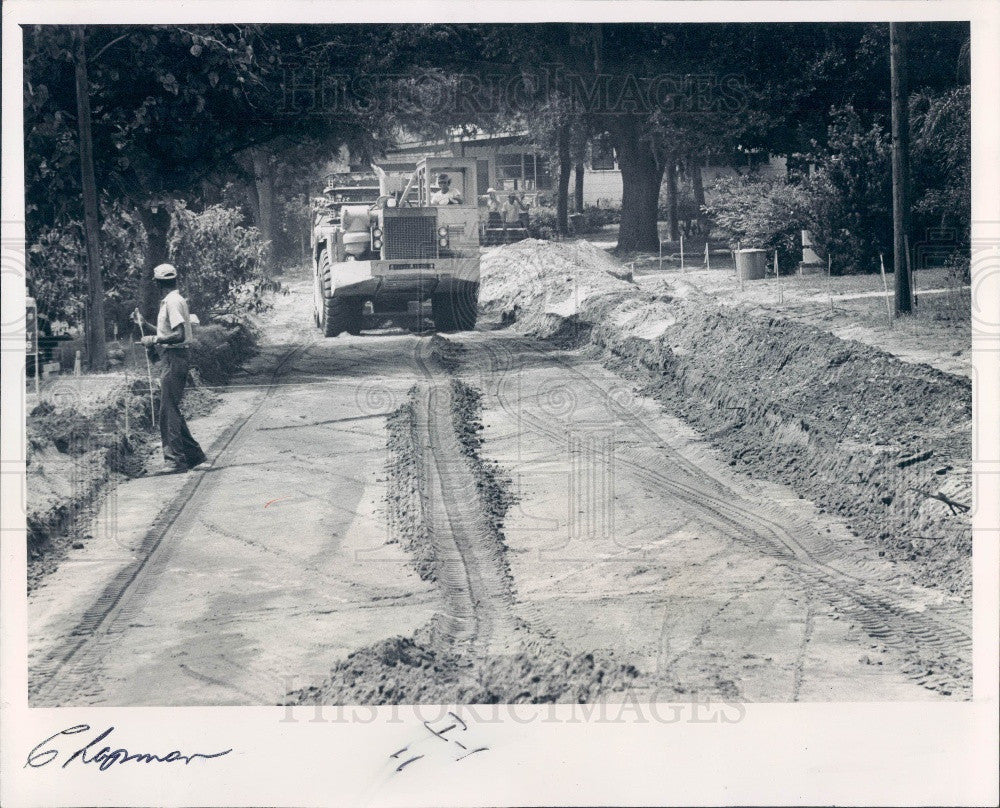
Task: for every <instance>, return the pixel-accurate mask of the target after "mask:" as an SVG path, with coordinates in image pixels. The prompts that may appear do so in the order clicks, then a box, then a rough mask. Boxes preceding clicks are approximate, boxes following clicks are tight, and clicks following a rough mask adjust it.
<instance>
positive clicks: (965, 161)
mask: <svg viewBox="0 0 1000 808" xmlns="http://www.w3.org/2000/svg"><path fill="white" fill-rule="evenodd" d="M970 127H971V114H970V96H969V88H968V87H967V86H965V87H958V88H955V89H953V90H949V91H947V92H944V93H941V94H940V95H933V94H929V93H918V94H916V95H913V96H911V97H910V131H911V142H912V144H913V150H912V163H913V190H914V205H913V233H914V239H915V240H918V241H919V240H920V239H922V238H924V237H925V236H926V235H927V234H928V230H929V229H930V228H941V229H942V230H943V231H945V232H946V233H949V234H953V236H954V243H955V249H956V250H958V251H963V252H964V251H967V249H968V246H969V238H970V235H971V233H970V228H971V221H972V204H971V203H972V200H971V192H970V189H971V187H972V161H971V147H972V140H971V134H972V133H971V129H970Z"/></svg>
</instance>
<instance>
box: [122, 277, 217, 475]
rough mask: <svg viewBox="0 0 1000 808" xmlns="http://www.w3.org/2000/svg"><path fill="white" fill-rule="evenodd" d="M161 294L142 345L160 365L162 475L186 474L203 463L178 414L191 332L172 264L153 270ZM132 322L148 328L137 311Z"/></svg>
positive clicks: (185, 307) (200, 454) (185, 302)
mask: <svg viewBox="0 0 1000 808" xmlns="http://www.w3.org/2000/svg"><path fill="white" fill-rule="evenodd" d="M153 278H154V280H155V281H156V286H157V288H158V289H159V291H160V296H161V300H160V311H159V314H158V315H157V318H156V333H155V335H144V336H143V337H142V344H143V345H145V346H146V348H147V349H152V348H156V349H158V350H159V352H160V357H161V359H162V361H163V371H162V375H161V377H160V442H161V443H162V444H163V463H164V468H163V471H164V472H167V473H172V472H182V471H187V470H188V469H190V468H193V467H194V466H197V465H198V464H200V463H203V462H205V453H204V452H203V451H202V450H201V446H199V445H198V442H197V441H196V440H195V439H194V438H193V437H192V436H191V432H190V431H189V430H188V426H187V422H186V421H185V420H184V416H183V415H182V414H181V398H182V397H183V395H184V387H185V386H186V385H187V377H188V368H189V366H190V364H189V362H190V360H189V358H188V347H189V345H190V344H191V339H192V336H193V332H192V329H191V313H190V311H189V310H188V304H187V301H186V300H185V299H184V298H183V297H182V296H181V293H180V292H179V291H177V270H176V269H175V268H174V267H173V265H171V264H160V265H159V266H158V267H156V268H155V269H154V270H153ZM132 315H133V319H134V320H135V322H136V323H138V324H139V328H140V329H141V330H145V329H146V328H148V327H149V328H151V327H150V326H149V324H148V323H147V322H146V321H145V320H144V319H143V317H142V314H141V313H140V312H139V309H136V310H135V311H134V312H133V313H132Z"/></svg>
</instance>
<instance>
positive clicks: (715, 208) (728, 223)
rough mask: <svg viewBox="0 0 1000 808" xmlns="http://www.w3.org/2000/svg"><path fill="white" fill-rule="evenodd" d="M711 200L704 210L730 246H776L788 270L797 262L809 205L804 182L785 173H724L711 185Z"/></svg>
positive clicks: (781, 261)
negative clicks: (727, 237) (742, 174)
mask: <svg viewBox="0 0 1000 808" xmlns="http://www.w3.org/2000/svg"><path fill="white" fill-rule="evenodd" d="M712 200H713V201H712V203H711V204H710V205H706V206H705V208H704V210H705V213H707V214H708V215H709V216H711V217H712V219H713V220H714V223H715V225H716V226H717V227H719V228H721V229H722V230H723V231H725V233H726V234H728V236H729V243H730V247H733V248H735V247H736V246H737V245H739V246H742V247H758V248H762V249H765V250H769V251H770V250H777V251H778V264H779V266H780V267H782V268H783V269H785V270H786V271H787V270H790V269H791V268H792V267H794V266H796V265H797V264H798V262H799V259H800V257H801V242H800V233H799V231H800V230H802V229H803V228H805V227H807V226H808V225H807V222H808V216H809V206H810V197H809V192H808V190H807V189H806V188H805V187H803V185H801V184H799V183H795V182H790V181H789V180H787V179H785V178H784V177H760V176H755V175H750V176H736V177H723V178H721V179H719V180H717V181H716V182H715V183H714V184H713V185H712Z"/></svg>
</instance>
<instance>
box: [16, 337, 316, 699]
mask: <svg viewBox="0 0 1000 808" xmlns="http://www.w3.org/2000/svg"><path fill="white" fill-rule="evenodd" d="M314 342H315V338H313V339H310V340H305V341H303V342H301V343H299V344H298V345H296V346H294V347H292V348H290V349H289V350H287V351H286V352H285V353H283V354H282V355H281V356H280V357H279V359H278V361H277V362H276V363H275V365H274V367H273V368H272V370H271V373H270V377H269V379H268V382H267V385H266V387H265V390H264V394H263V395H262V396H261V398H260V401H258V402H257V404H256V405H254V407H253V409H252V410H251V411H250V412H249V413H248V414H247V415H246V416H244V417H243V418H241V419H239V420H237V421H236V422H234V423H233V424H232V425H230V426H229V427H228V428H227V429H226V430H225V431H224V432H223V433H222V434H221V435H220V436H219V437H218V438H217V439H216V440H215V441H214V442H213V443H212V445H211V447H209V450H208V452H206V454H208V455H209V457H211V458H213V459H212V461H211V465H210V466H209V467H208V468H207V469H204V470H196V471H193V472H188V473H189V474H190V475H191V476H190V478H189V479H188V480H187V481H186V482H185V483H184V486H183V487H182V488H181V490H180V491H179V492H178V493H177V495H176V496H175V497H174V498H173V499H172V500H171V501H170V502H169V503H168V504H167V505H166V506H165V507H164V508H163V509H162V510H161V511H160V513H159V514H158V515H157V517H156V519H155V520H154V521H153V524H152V526H151V527H150V529H149V530H148V531H147V532H146V535H145V536H144V537H143V539H142V541H141V543H140V546H139V549H138V551H137V553H136V558H135V560H134V561H133V562H132V563H130V564H129V565H127V566H126V567H124V568H123V569H122V570H121V571H120V572H119V573H118V574H117V575H116V576H115V577H114V578H113V579H112V580H111V581H110V583H108V585H107V586H106V587H105V589H104V590H103V592H102V593H101V594H100V595H99V596H98V598H97V600H96V601H95V602H94V604H93V605H92V606H91V607H90V608H89V609H87V611H86V612H85V613H84V614H83V617H82V618H81V619H80V621H79V623H78V624H77V626H76V627H75V628H74V629H73V630H72V631H71V632H70V635H69V638H68V641H67V642H66V643H64V644H61V645H57V646H56V647H54V648H53V649H52V650H51V651H50V652H49V653H48V654H47V655H46V656H45V657H44V658H43V659H42V660H40V661H39V662H37V663H34V664H32V666H31V669H30V677H29V687H28V696H29V703H31V705H32V706H58V705H60V704H62V703H63V702H64V701H66V700H68V699H71V698H72V697H74V696H75V695H77V694H79V693H80V692H82V691H84V690H85V689H86V688H93V686H94V682H95V679H96V677H97V674H98V671H99V669H100V665H101V659H102V657H103V655H104V653H103V652H104V649H105V648H106V646H107V644H108V642H109V635H113V634H115V633H117V632H118V631H120V630H121V627H122V626H128V624H129V623H130V622H131V621H132V619H133V617H134V616H135V614H136V613H137V612H138V609H139V607H140V606H141V604H142V602H143V601H144V600H145V597H146V595H147V594H148V593H149V592H150V591H151V590H152V589H153V588H154V587H155V585H156V580H157V578H158V576H159V575H160V574H161V573H162V572H163V571H164V569H165V568H166V565H167V562H168V561H169V558H170V554H171V550H172V545H173V540H174V539H175V538H176V537H178V536H180V535H183V531H181V530H172V529H173V528H174V527H175V525H177V524H178V522H179V521H182V520H190V519H192V518H194V515H195V514H196V512H197V503H198V500H199V498H200V497H202V496H203V495H204V494H205V493H206V490H207V489H208V488H210V487H211V485H212V481H211V478H208V477H206V475H207V474H208V473H209V472H211V471H213V470H214V469H215V468H216V467H217V466H218V465H219V463H220V462H221V461H223V460H224V459H225V458H227V457H230V456H233V455H235V454H236V452H237V450H238V449H239V446H240V445H241V443H242V442H243V441H244V440H246V438H247V436H248V435H249V433H250V430H249V429H248V426H249V425H250V424H251V423H252V422H253V421H254V420H255V419H256V417H257V416H258V414H259V413H260V411H261V409H262V408H263V406H264V404H265V403H266V402H267V401H268V399H269V398H270V397H271V395H272V394H273V393H274V391H275V390H276V389H278V386H279V383H280V380H281V378H282V377H283V376H284V375H285V374H287V373H288V371H289V370H290V368H291V366H292V364H293V362H294V360H296V359H298V358H301V356H302V355H303V354H304V353H305V352H306V351H307V350H308V349H309V348H310V347H311V345H312V344H313V343H314ZM206 480H207V481H208V482H206Z"/></svg>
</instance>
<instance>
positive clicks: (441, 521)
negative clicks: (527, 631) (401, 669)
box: [414, 339, 516, 656]
mask: <svg viewBox="0 0 1000 808" xmlns="http://www.w3.org/2000/svg"><path fill="white" fill-rule="evenodd" d="M435 345H436V343H435V342H434V340H433V339H431V340H421V341H419V342H418V343H417V345H416V348H415V351H414V359H415V362H416V364H417V366H418V367H419V368H420V371H421V372H422V374H423V376H424V382H423V383H422V384H419V385H418V386H417V388H416V390H415V391H414V411H415V412H414V415H415V424H416V435H415V439H416V440H417V441H419V443H420V444H421V446H422V448H423V450H424V452H425V454H424V463H423V469H422V472H423V474H424V475H425V490H426V492H427V494H428V502H429V508H428V510H427V511H426V514H425V515H426V517H427V520H428V527H429V535H430V539H431V541H432V543H433V545H434V550H433V553H434V556H435V559H436V561H437V565H438V580H439V583H440V585H441V587H442V589H443V590H444V594H445V602H446V604H447V607H446V611H445V613H444V614H443V615H442V620H441V621H440V623H439V624H438V628H439V629H440V630H442V631H443V633H444V639H445V640H446V641H447V642H449V643H468V644H469V645H470V646H471V648H470V650H471V651H472V652H473V653H474V654H475V655H477V656H483V655H485V654H487V653H488V652H489V650H490V649H491V648H494V647H500V648H503V647H506V646H507V645H508V644H509V642H510V641H511V639H512V634H513V632H514V630H515V628H516V621H515V620H514V618H513V613H512V605H513V601H514V596H513V592H512V589H511V583H510V579H509V577H507V576H506V574H505V573H506V571H505V569H504V565H503V557H502V548H501V547H499V546H498V542H497V541H496V539H495V537H494V536H493V535H492V531H491V529H490V526H489V524H488V522H487V519H486V515H485V508H484V505H485V503H483V502H481V501H480V500H481V497H480V494H479V491H478V489H477V486H476V479H475V477H474V475H473V473H472V470H471V469H470V468H469V465H468V463H467V461H466V459H465V457H464V456H463V454H462V446H461V444H460V442H459V439H458V436H457V434H456V432H455V426H454V423H453V414H454V412H455V408H456V402H455V401H454V397H453V393H452V386H451V377H450V376H449V375H448V374H447V372H446V371H444V370H441V369H438V367H436V366H437V365H438V362H439V360H438V358H437V357H436V356H435V351H434V349H435Z"/></svg>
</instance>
